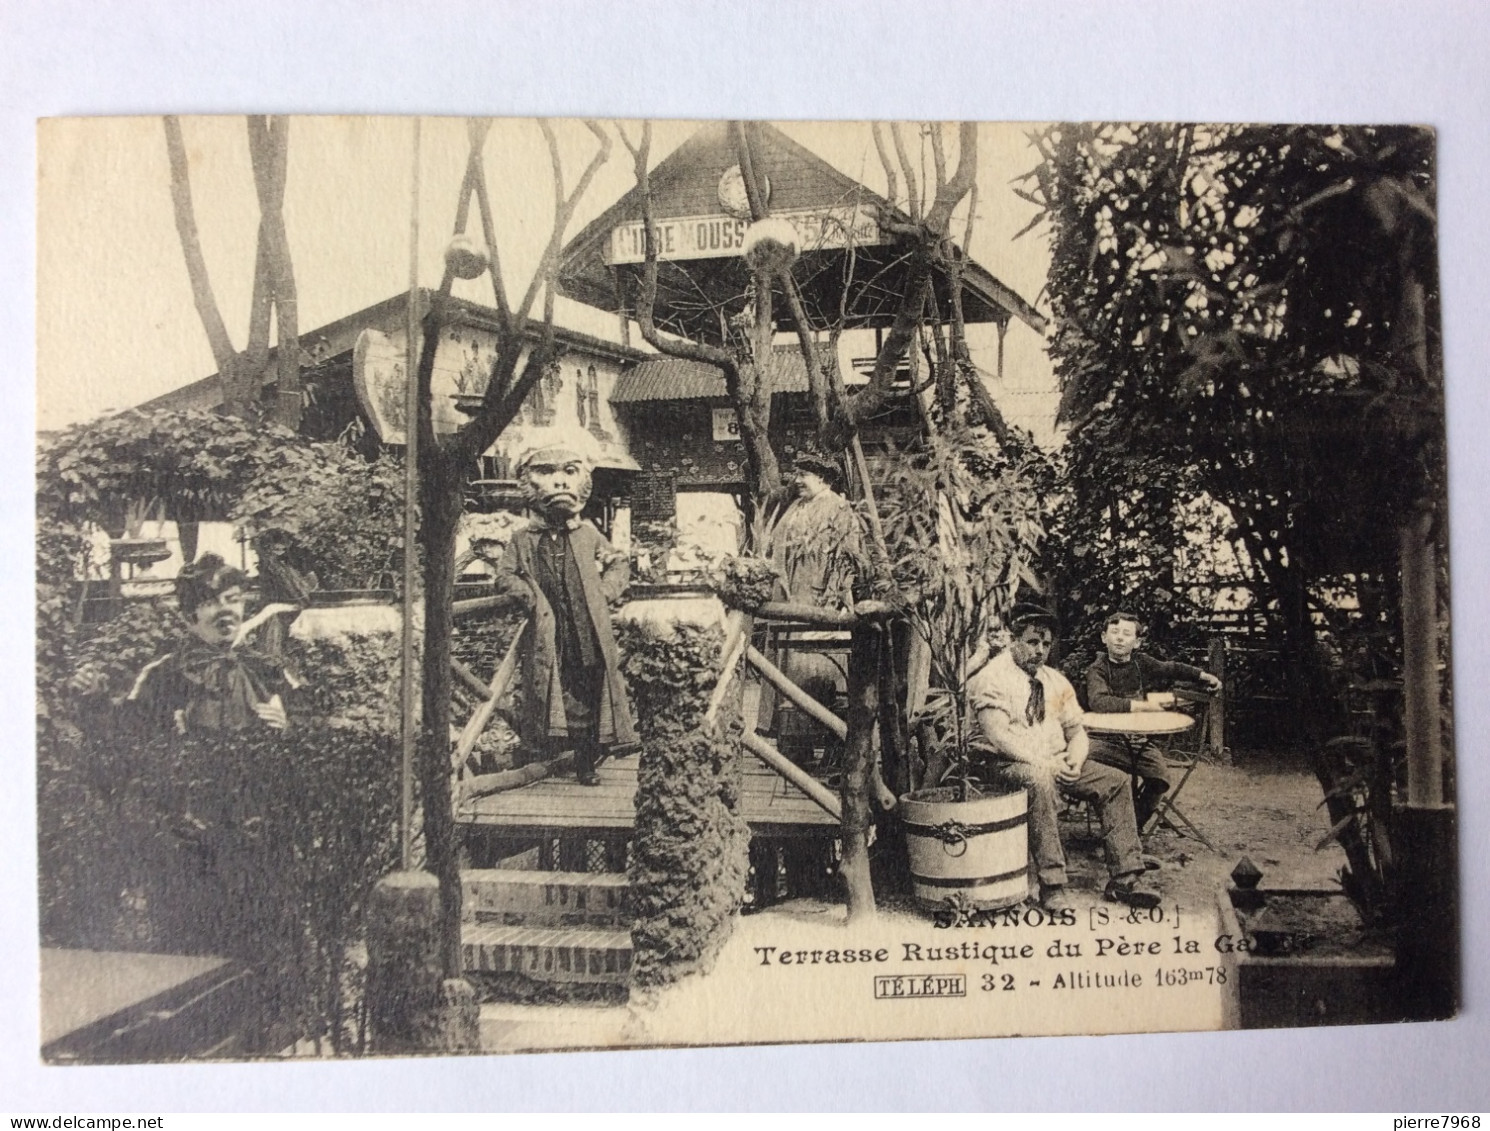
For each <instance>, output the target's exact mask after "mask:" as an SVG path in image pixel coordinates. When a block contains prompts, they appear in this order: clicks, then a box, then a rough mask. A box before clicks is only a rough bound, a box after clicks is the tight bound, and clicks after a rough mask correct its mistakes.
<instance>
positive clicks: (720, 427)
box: [714, 408, 740, 440]
mask: <svg viewBox="0 0 1490 1131" xmlns="http://www.w3.org/2000/svg"><path fill="white" fill-rule="evenodd" d="M739 438H740V418H739V417H738V416H736V415H735V410H734V409H732V408H716V409H715V410H714V439H716V440H738V439H739Z"/></svg>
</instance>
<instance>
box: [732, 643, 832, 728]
mask: <svg viewBox="0 0 1490 1131" xmlns="http://www.w3.org/2000/svg"><path fill="white" fill-rule="evenodd" d="M745 658H746V659H747V660H749V661H750V664H751V666H752V667H754V668H755V670H756V671H758V672H760V673H761V675H763V676H765V677H766V682H767V683H769V684H770V685H771V686H772V687H774V688H775V689H776V690H777V691H779V692H781V694H783V695H785V696H786V697H787V698H788V699H790V700H791V701H792V702H793V703H795V704H796V705H797V706H798V707H800V708H801V709H802V710H804V711H806V712H807V714H809V715H811V716H812V717H813V718H814V719H816V720H817V721H818V722H820V723H822V724H823V726H825V727H827V728H828V729H829V730H830V731H832V732H833V733H834V734H835V735H837V736H838V738H839V739H840V740H841V739H844V738H847V737H848V724H847V723H845V722H844V721H843V720H842V719H840V718H839V717H838V716H837V715H835V714H834V713H833V712H832V711H830V710H828V708H826V707H824V706H823V705H822V704H821V703H819V702H818V701H817V700H816V699H814V698H813V697H812V696H811V695H808V694H807V692H805V691H803V690H802V689H801V688H800V687H798V686H797V685H796V684H795V683H793V682H792V681H791V680H790V679H789V678H788V677H787V675H786V673H785V672H783V671H782V670H781V669H780V668H778V667H777V666H776V665H775V664H773V663H772V662H771V661H770V660H768V659H766V657H765V656H763V655H761V653H760V650H759V649H758V648H756V647H755V645H753V644H752V645H750V646H749V647H747V648H746V649H745Z"/></svg>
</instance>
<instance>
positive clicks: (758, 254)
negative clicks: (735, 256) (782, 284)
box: [741, 216, 800, 271]
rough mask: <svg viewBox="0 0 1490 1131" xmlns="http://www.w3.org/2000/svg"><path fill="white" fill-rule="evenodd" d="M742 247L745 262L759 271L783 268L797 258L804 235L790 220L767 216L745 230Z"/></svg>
mask: <svg viewBox="0 0 1490 1131" xmlns="http://www.w3.org/2000/svg"><path fill="white" fill-rule="evenodd" d="M741 249H742V251H743V252H744V255H745V262H746V263H748V264H750V266H751V267H753V268H755V269H756V270H757V271H782V270H785V269H786V268H787V267H790V266H791V265H792V263H793V262H795V261H796V258H797V255H798V253H799V251H800V238H799V237H798V235H797V229H796V228H795V227H793V226H792V224H791V222H790V221H787V220H783V219H782V218H781V217H780V216H767V217H766V218H765V219H764V220H758V221H756V222H755V223H754V224H751V225H750V227H748V228H746V229H745V242H744V243H743V244H742V245H741Z"/></svg>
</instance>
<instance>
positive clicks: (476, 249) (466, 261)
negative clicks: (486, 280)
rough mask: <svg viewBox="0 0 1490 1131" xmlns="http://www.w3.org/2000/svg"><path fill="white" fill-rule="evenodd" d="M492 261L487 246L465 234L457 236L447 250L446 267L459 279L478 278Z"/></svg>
mask: <svg viewBox="0 0 1490 1131" xmlns="http://www.w3.org/2000/svg"><path fill="white" fill-rule="evenodd" d="M490 259H491V256H490V254H489V253H488V252H487V249H486V245H485V244H483V243H478V242H477V241H476V240H474V239H472V238H471V237H470V236H467V235H464V234H462V235H459V236H456V237H455V238H454V239H452V240H451V241H450V243H449V244H448V245H447V246H446V248H445V266H446V267H448V268H449V269H450V273H451V274H452V275H454V276H455V277H456V278H458V279H475V278H478V277H479V276H480V275H481V273H482V272H483V271H485V270H486V265H487V263H488V262H490Z"/></svg>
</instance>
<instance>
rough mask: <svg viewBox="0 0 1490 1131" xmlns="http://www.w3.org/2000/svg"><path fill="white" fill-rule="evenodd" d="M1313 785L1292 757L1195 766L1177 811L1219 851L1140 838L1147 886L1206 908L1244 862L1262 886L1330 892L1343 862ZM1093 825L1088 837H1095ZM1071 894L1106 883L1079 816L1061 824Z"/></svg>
mask: <svg viewBox="0 0 1490 1131" xmlns="http://www.w3.org/2000/svg"><path fill="white" fill-rule="evenodd" d="M1322 797H1323V794H1322V793H1321V792H1320V788H1319V782H1318V781H1317V780H1316V779H1315V777H1314V775H1313V774H1312V773H1311V772H1310V771H1309V770H1307V769H1306V768H1305V767H1304V766H1303V763H1302V759H1301V758H1298V757H1287V756H1278V755H1271V754H1269V755H1243V756H1240V757H1239V758H1238V760H1237V764H1235V765H1220V764H1211V763H1201V764H1200V765H1199V766H1197V767H1196V768H1195V772H1194V773H1193V774H1192V775H1191V776H1190V780H1189V781H1188V782H1187V783H1186V784H1185V787H1184V791H1183V792H1182V793H1181V794H1180V796H1179V799H1178V801H1179V807H1180V809H1181V810H1182V811H1183V812H1184V813H1185V815H1186V816H1187V817H1189V818H1190V820H1191V821H1192V822H1194V824H1195V826H1196V827H1197V828H1199V829H1200V831H1201V832H1203V833H1204V834H1205V835H1206V837H1207V838H1208V839H1209V840H1210V841H1211V843H1212V844H1214V845H1215V846H1216V848H1217V849H1219V850H1220V851H1219V852H1212V851H1211V850H1210V849H1208V848H1207V847H1206V846H1205V845H1203V844H1201V843H1200V842H1199V841H1198V840H1195V839H1193V838H1192V837H1189V836H1181V835H1180V834H1178V833H1176V832H1174V831H1172V830H1170V829H1165V828H1160V829H1159V830H1158V831H1157V832H1155V833H1154V834H1153V835H1151V836H1149V837H1148V838H1147V839H1146V843H1145V845H1144V847H1145V850H1146V851H1147V852H1148V853H1149V854H1150V855H1152V856H1155V857H1157V858H1158V860H1159V861H1160V865H1161V867H1160V870H1159V872H1158V874H1157V875H1155V876H1153V879H1154V880H1155V881H1156V882H1157V883H1158V885H1159V886H1160V888H1162V890H1163V892H1164V895H1165V898H1166V901H1168V900H1170V899H1176V900H1178V901H1179V902H1180V903H1181V905H1183V906H1189V907H1200V906H1208V905H1209V904H1210V903H1211V902H1212V901H1213V900H1214V893H1215V892H1216V889H1217V888H1218V886H1219V885H1221V884H1223V883H1225V882H1226V879H1227V877H1228V876H1229V875H1230V873H1231V870H1232V868H1234V867H1235V866H1236V863H1237V861H1238V860H1240V859H1241V858H1242V857H1243V856H1247V857H1250V858H1251V860H1252V862H1253V863H1254V864H1256V865H1257V866H1258V867H1259V868H1261V869H1262V872H1263V881H1262V882H1263V883H1264V884H1265V885H1267V886H1268V887H1310V888H1332V889H1333V888H1336V887H1338V885H1339V881H1338V874H1339V871H1340V868H1341V866H1342V865H1344V863H1345V855H1344V853H1343V852H1341V851H1340V848H1339V846H1338V845H1336V844H1334V843H1333V842H1332V843H1330V844H1329V845H1327V846H1326V847H1325V848H1323V849H1320V850H1318V851H1316V850H1315V845H1316V844H1318V843H1319V841H1320V839H1321V838H1322V837H1323V836H1324V835H1325V833H1327V832H1328V831H1329V827H1330V825H1329V820H1328V818H1327V817H1326V816H1325V812H1324V809H1323V808H1321V807H1320V801H1321V799H1322ZM1095 831H1096V830H1095V824H1094V825H1093V833H1094V834H1095ZM1063 834H1064V835H1065V838H1066V846H1067V858H1068V865H1069V867H1070V869H1071V883H1072V889H1073V894H1074V895H1077V897H1078V898H1080V897H1081V895H1082V894H1086V893H1089V894H1091V895H1096V896H1100V893H1101V888H1102V884H1103V883H1105V878H1106V877H1105V869H1104V867H1103V864H1102V851H1101V842H1100V840H1099V839H1098V838H1097V836H1096V835H1091V836H1088V835H1087V831H1086V825H1085V821H1084V819H1083V818H1081V817H1079V816H1078V817H1076V818H1075V819H1074V820H1067V821H1065V822H1064V823H1063Z"/></svg>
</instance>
